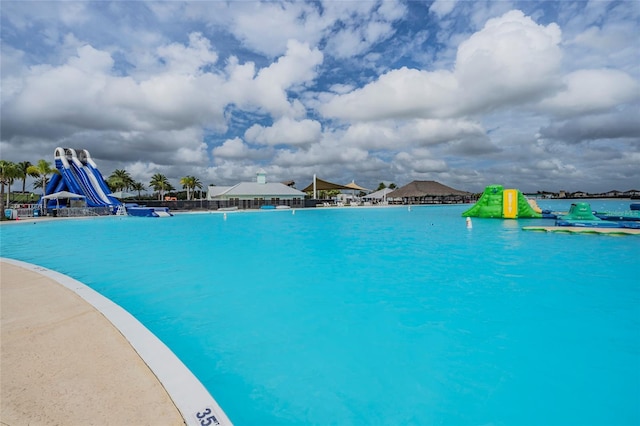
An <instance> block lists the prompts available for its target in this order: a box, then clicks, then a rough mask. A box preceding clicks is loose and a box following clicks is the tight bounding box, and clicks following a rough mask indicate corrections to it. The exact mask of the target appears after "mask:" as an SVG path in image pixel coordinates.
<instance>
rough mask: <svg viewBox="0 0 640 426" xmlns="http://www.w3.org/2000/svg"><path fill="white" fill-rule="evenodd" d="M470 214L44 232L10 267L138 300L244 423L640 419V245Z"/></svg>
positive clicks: (69, 226) (246, 217) (436, 210)
mask: <svg viewBox="0 0 640 426" xmlns="http://www.w3.org/2000/svg"><path fill="white" fill-rule="evenodd" d="M539 205H540V206H541V207H542V208H543V209H544V208H551V209H564V210H568V208H569V205H570V202H568V201H564V202H560V201H555V200H554V201H539ZM468 207H469V206H468V205H458V206H421V207H417V206H413V207H412V208H411V210H410V211H409V209H407V207H391V208H370V209H352V208H343V209H306V210H305V209H303V210H297V211H296V212H295V214H293V213H292V211H262V212H239V213H229V214H228V215H227V218H226V220H225V219H224V217H223V216H222V215H220V214H192V215H176V216H174V217H172V218H163V219H151V218H120V217H111V218H101V219H91V220H74V221H53V222H37V221H31V222H28V223H24V224H21V225H9V226H2V227H0V237H1V243H2V244H1V254H2V256H4V257H9V258H15V259H20V260H24V261H27V262H32V263H35V264H38V265H42V266H45V267H47V268H50V269H54V270H57V271H60V272H62V273H65V274H67V275H69V276H71V277H73V278H75V279H77V280H79V281H82V282H84V283H85V284H87V285H88V286H90V287H92V288H94V289H95V290H97V291H99V292H100V293H102V294H103V295H105V296H106V297H108V298H110V299H111V300H113V301H114V302H116V303H118V304H119V305H121V306H123V307H124V308H125V309H127V310H128V311H129V312H131V313H132V314H133V315H134V316H135V317H137V318H138V319H139V320H140V321H141V322H142V323H143V324H144V325H145V326H147V328H149V329H150V330H151V331H152V332H153V333H155V334H156V335H157V336H158V337H159V338H160V339H161V340H163V341H164V342H165V343H166V344H167V345H168V346H169V347H170V348H171V349H172V350H173V351H174V352H175V353H176V354H177V355H178V357H180V359H182V361H183V362H184V363H185V364H186V365H187V366H188V367H189V368H190V369H191V370H192V371H193V372H194V374H195V375H196V376H197V377H198V378H199V379H200V380H201V381H202V382H203V384H204V385H205V386H206V387H207V388H208V390H209V391H210V392H211V394H212V395H213V396H214V397H215V398H216V400H217V401H218V403H219V404H220V405H221V406H222V408H223V409H224V410H225V412H226V413H227V415H228V416H229V417H230V419H231V420H232V421H233V422H234V423H235V424H236V425H256V424H263V425H272V424H282V425H298V424H322V425H325V424H336V425H372V424H375V425H380V424H385V425H394V424H398V425H407V424H417V425H437V424H443V425H516V424H517V425H528V424H530V425H540V424H545V425H556V424H557V425H573V424H575V425H585V424H592V425H611V424H616V425H622V424H629V425H632V424H636V425H637V424H640V408H639V407H640V261H639V259H640V256H639V252H640V250H639V249H640V238H638V237H635V236H627V237H620V236H619V237H613V236H597V235H570V234H545V233H539V232H526V231H522V229H521V227H522V226H525V225H539V224H544V225H552V224H553V221H546V220H519V221H503V220H496V219H474V220H473V228H472V229H467V228H466V226H465V221H464V218H462V217H461V215H460V214H461V212H462V211H464V210H466V209H467V208H468ZM592 207H593V208H594V209H608V210H625V209H628V202H616V203H611V202H606V201H592ZM33 222H37V223H36V224H33Z"/></svg>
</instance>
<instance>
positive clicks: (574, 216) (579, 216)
mask: <svg viewBox="0 0 640 426" xmlns="http://www.w3.org/2000/svg"><path fill="white" fill-rule="evenodd" d="M558 219H562V220H602V219H600V218H599V217H597V216H596V215H594V214H593V212H592V211H591V204H589V203H574V204H571V208H570V209H569V213H567V214H565V215H563V216H560V217H559V218H558Z"/></svg>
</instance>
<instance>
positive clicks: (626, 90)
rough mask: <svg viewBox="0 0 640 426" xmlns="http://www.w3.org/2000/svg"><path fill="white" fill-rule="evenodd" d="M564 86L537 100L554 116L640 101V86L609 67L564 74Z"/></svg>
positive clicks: (625, 74) (596, 111) (601, 109)
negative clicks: (560, 89)
mask: <svg viewBox="0 0 640 426" xmlns="http://www.w3.org/2000/svg"><path fill="white" fill-rule="evenodd" d="M563 83H564V89H563V90H562V91H559V92H557V93H556V94H555V95H554V96H551V97H548V98H546V99H544V100H543V101H541V102H540V107H541V108H542V109H544V110H545V111H553V112H554V113H556V114H558V115H578V114H586V113H589V114H592V113H599V112H603V111H607V110H609V109H611V108H613V107H615V106H616V105H621V104H625V103H629V102H632V101H638V100H640V85H638V82H637V81H635V80H634V79H633V78H632V77H631V76H629V75H628V74H627V73H625V72H622V71H619V70H611V69H586V70H579V71H575V72H572V73H569V74H567V75H566V76H564V78H563Z"/></svg>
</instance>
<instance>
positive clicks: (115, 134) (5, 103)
mask: <svg viewBox="0 0 640 426" xmlns="http://www.w3.org/2000/svg"><path fill="white" fill-rule="evenodd" d="M40 6H42V7H38V8H36V9H33V7H31V5H30V4H29V3H28V2H27V3H25V2H8V3H7V4H6V5H4V4H3V13H2V26H1V27H0V31H1V35H2V37H1V38H0V40H1V49H2V62H1V63H0V66H1V70H2V73H1V74H0V76H1V77H0V78H1V80H0V81H1V93H2V97H1V103H2V105H1V106H2V108H1V110H0V119H1V121H0V124H1V126H2V135H1V137H0V148H1V153H2V156H3V159H5V158H6V159H9V160H12V161H24V160H29V161H37V159H38V158H49V156H51V154H52V152H53V149H54V148H55V147H56V146H75V147H82V148H87V149H89V150H90V151H91V153H92V156H93V157H94V159H96V161H97V162H98V163H99V164H104V165H105V166H104V167H106V169H105V170H103V172H104V173H105V174H107V175H108V174H109V173H110V170H111V169H114V168H125V169H129V168H131V170H133V171H134V173H135V175H134V176H141V177H144V176H146V177H147V178H148V177H149V176H150V175H152V174H153V173H158V172H162V173H166V174H168V175H169V178H170V179H174V180H176V181H177V179H179V178H180V177H181V176H184V175H187V174H188V175H193V174H195V173H199V174H201V179H202V180H203V182H204V181H211V182H215V183H217V184H232V183H236V182H237V181H239V180H246V179H252V178H253V177H255V172H256V170H257V169H259V168H265V169H266V170H267V171H268V173H269V174H270V176H271V174H273V177H274V178H275V179H280V180H284V179H293V180H297V181H304V180H307V179H310V176H311V175H312V174H313V173H317V172H318V171H322V174H323V176H324V177H325V178H328V179H330V180H331V179H334V180H336V181H339V182H348V181H351V180H352V179H355V180H356V181H358V182H359V183H361V182H362V183H363V184H364V185H365V186H367V185H369V186H371V185H375V184H377V182H379V181H381V180H384V181H387V182H390V181H394V182H395V183H397V184H404V183H406V182H408V181H410V180H412V179H442V181H443V183H446V184H453V183H456V184H457V185H461V186H460V187H461V188H462V189H466V188H467V187H468V188H469V189H472V188H473V189H474V190H481V189H482V188H481V187H480V188H478V186H481V185H483V184H489V183H496V182H500V181H501V180H508V181H509V182H515V183H517V184H522V185H524V186H523V187H522V188H521V189H523V190H535V189H538V188H536V186H537V185H543V184H544V185H549V187H552V186H553V185H554V180H555V181H556V183H555V185H556V187H557V186H558V185H560V183H558V182H561V183H562V185H564V186H565V188H564V189H570V187H571V185H578V184H580V185H581V184H582V183H588V185H590V186H591V188H592V189H594V190H596V189H602V190H605V189H609V188H606V187H607V186H621V187H622V186H633V185H625V184H620V185H618V184H616V185H613V183H617V182H622V183H625V182H630V181H633V182H637V181H638V176H637V171H635V170H636V169H637V155H638V150H639V148H638V146H640V145H639V144H638V142H639V141H640V129H639V128H638V125H637V124H636V122H637V121H638V120H637V117H638V111H639V109H638V108H639V105H640V99H639V97H640V93H639V92H640V88H639V85H638V81H639V78H640V77H639V74H638V68H637V64H638V53H637V46H636V43H634V41H635V39H634V38H633V37H631V36H629V34H634V31H635V29H636V28H637V26H638V19H639V16H638V13H637V8H636V7H635V5H634V3H633V2H616V3H604V2H588V3H584V2H583V3H567V2H551V3H550V2H538V1H533V2H519V1H516V2H458V1H439V0H437V1H435V2H433V3H431V4H424V3H421V2H403V1H386V0H385V1H381V0H374V1H366V2H335V1H322V2H315V3H309V2H306V3H305V2H280V1H274V2H262V1H259V2H226V3H224V2H192V1H188V2H183V3H171V2H168V3H167V2H165V3H162V2H161V3H140V2H112V3H108V4H104V3H99V2H93V3H92V2H83V1H80V2H76V3H74V4H70V3H69V4H67V3H59V2H58V3H56V2H50V3H42V4H41V5H40ZM511 9H514V10H511ZM517 9H522V10H517ZM35 35H37V37H36V36H35ZM577 145H579V147H578V148H577ZM34 157H35V158H34ZM634 158H635V159H636V163H635V167H634V165H633V164H632V161H633V159H634ZM585 169H586V170H590V171H592V172H593V173H596V174H598V176H599V177H600V179H595V178H593V179H592V178H591V177H590V176H589V173H585V172H583V170H585ZM634 171H635V172H634ZM634 173H636V174H635V177H634ZM634 179H635V180H634ZM565 182H566V184H565ZM585 188H586V187H585ZM583 189H584V188H583Z"/></svg>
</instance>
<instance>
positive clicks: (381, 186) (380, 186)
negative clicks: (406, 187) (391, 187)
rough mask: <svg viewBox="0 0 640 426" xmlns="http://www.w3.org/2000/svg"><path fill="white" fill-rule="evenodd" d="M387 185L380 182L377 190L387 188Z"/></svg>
mask: <svg viewBox="0 0 640 426" xmlns="http://www.w3.org/2000/svg"><path fill="white" fill-rule="evenodd" d="M386 187H387V185H385V184H384V182H380V184H379V185H378V189H376V191H380V190H381V189H385V188H386Z"/></svg>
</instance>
